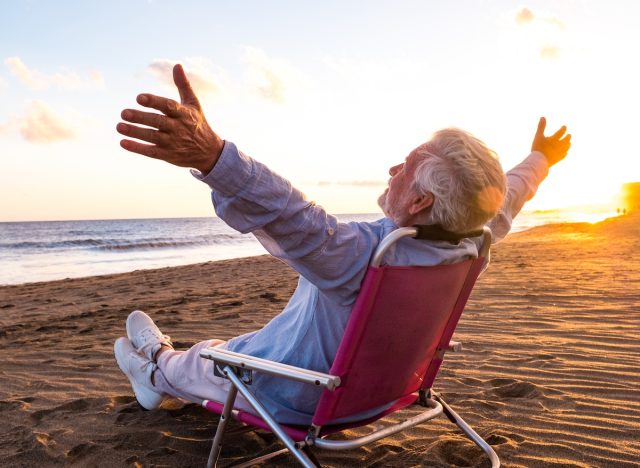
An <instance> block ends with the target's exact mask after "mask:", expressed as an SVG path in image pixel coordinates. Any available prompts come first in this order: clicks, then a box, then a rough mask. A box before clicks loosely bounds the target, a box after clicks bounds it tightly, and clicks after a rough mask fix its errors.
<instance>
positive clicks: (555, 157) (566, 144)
mask: <svg viewBox="0 0 640 468" xmlns="http://www.w3.org/2000/svg"><path fill="white" fill-rule="evenodd" d="M546 126H547V119H545V118H544V117H540V121H539V122H538V129H537V130H536V134H535V136H534V137H533V143H531V151H540V152H541V153H542V154H544V157H545V158H547V162H548V163H549V167H551V166H553V165H554V164H556V163H557V162H558V161H562V160H563V159H564V158H565V156H566V155H567V152H568V151H569V148H571V134H568V133H567V134H566V135H565V132H566V131H567V127H566V126H564V125H563V126H562V127H560V129H559V130H558V131H557V132H556V133H554V134H553V135H551V136H550V137H546V136H544V129H545V128H546Z"/></svg>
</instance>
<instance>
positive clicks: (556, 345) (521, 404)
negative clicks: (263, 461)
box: [0, 214, 640, 468]
mask: <svg viewBox="0 0 640 468" xmlns="http://www.w3.org/2000/svg"><path fill="white" fill-rule="evenodd" d="M639 251H640V215H637V214H636V215H627V216H624V217H619V218H613V219H609V220H606V221H603V222H601V223H597V224H585V223H573V224H567V223H565V224H561V225H545V226H539V227H536V228H534V229H532V230H528V231H524V232H520V233H514V234H511V235H509V236H508V237H507V238H506V239H505V240H504V241H503V242H501V243H499V244H497V245H496V246H495V247H494V248H493V249H492V264H491V265H490V267H489V269H488V270H487V272H486V273H484V274H483V275H482V276H481V278H480V279H479V281H478V284H477V285H476V288H475V290H474V292H473V294H472V296H471V299H470V301H469V304H468V306H467V308H466V310H465V313H464V314H463V317H462V319H461V321H460V324H459V326H458V328H457V330H456V334H455V336H454V339H456V340H459V341H461V342H462V343H463V351H462V352H460V353H450V354H447V359H446V361H445V363H444V365H443V368H442V370H441V373H440V375H439V377H438V379H437V380H436V385H435V388H436V390H437V391H439V392H440V393H442V394H443V396H444V397H445V398H446V399H447V401H448V402H449V403H450V404H451V406H452V407H453V408H454V409H455V410H456V411H458V412H459V413H460V414H461V415H462V416H463V417H464V418H465V419H466V420H467V421H468V422H469V424H471V425H472V426H473V427H474V428H475V429H476V431H478V432H479V433H480V434H481V435H483V436H484V437H485V438H487V440H488V441H489V443H491V444H492V445H493V447H494V448H495V450H496V451H497V453H498V455H499V456H500V458H501V460H502V462H503V464H504V466H527V467H548V466H552V467H553V466H555V467H560V466H563V467H564V466H569V467H586V466H600V467H605V466H606V467H625V468H626V467H632V466H637V460H638V459H640V443H639V442H638V441H639V440H640V429H639V427H638V421H640V402H639V401H638V390H637V377H638V375H640V369H639V367H640V366H639V364H638V360H637V356H638V355H640V337H639V336H638V334H637V330H638V326H639V325H640V256H638V254H637V253H636V252H639ZM296 279H297V276H296V274H295V272H293V271H292V270H291V269H290V268H288V267H287V266H286V265H284V264H283V263H282V262H280V261H278V260H275V259H273V258H271V257H270V256H268V255H262V256H257V257H247V258H242V259H231V260H221V261H216V262H206V263H199V264H193V265H187V266H178V267H166V268H159V269H153V270H138V271H134V272H129V273H118V274H111V275H102V276H93V277H84V278H78V279H71V280H56V281H50V282H41V283H27V284H22V285H8V286H2V287H0V346H2V349H3V350H4V352H5V356H4V359H3V361H2V364H0V375H1V376H2V380H3V386H2V387H0V412H1V413H2V416H3V418H4V421H5V424H4V426H3V430H2V431H1V432H0V459H2V460H5V463H6V464H7V465H11V466H34V465H43V466H68V465H77V466H87V465H89V466H135V465H136V464H139V465H151V464H160V465H165V466H186V467H190V466H203V465H204V464H205V462H206V459H207V456H208V452H209V448H210V441H211V437H212V436H213V432H214V431H215V427H216V424H217V421H218V417H217V416H215V415H213V414H210V413H207V412H206V411H204V410H203V409H202V408H200V407H199V406H197V405H193V404H187V403H184V402H179V401H177V400H172V401H169V402H166V403H164V404H163V407H162V408H161V409H160V410H156V411H143V410H141V409H140V407H139V406H138V405H137V403H136V402H135V401H134V398H133V396H132V392H131V389H130V387H129V384H128V381H127V379H126V378H125V377H124V376H123V375H122V373H121V372H120V371H119V369H118V368H117V366H116V364H115V362H114V358H113V351H112V346H113V342H114V341H115V339H116V338H117V337H119V336H122V335H124V333H125V331H124V324H125V319H126V317H127V315H128V313H129V312H130V311H131V310H133V309H136V308H140V309H143V310H145V311H147V312H148V313H149V314H150V315H151V316H152V317H153V318H154V319H155V320H156V321H157V323H158V325H159V326H160V328H161V329H162V331H163V332H165V333H168V334H169V335H171V336H172V338H173V341H174V344H175V346H176V348H177V349H184V348H187V347H189V346H191V345H193V344H194V343H196V342H198V341H200V340H204V339H210V338H220V339H229V338H231V337H233V336H237V335H239V334H242V333H247V332H250V331H253V330H255V329H257V328H259V327H261V326H263V325H264V324H265V323H266V322H267V321H269V320H270V319H271V318H272V317H273V316H275V315H276V314H278V313H279V312H280V311H281V310H282V308H283V307H284V305H285V304H286V302H287V301H288V300H289V297H290V295H291V293H292V291H293V289H294V288H295V285H296ZM623 415H624V417H621V416H623ZM391 418H392V419H393V416H392V417H391ZM231 429H232V432H231V433H230V434H229V436H228V438H227V439H226V442H225V446H224V448H223V453H222V457H223V460H222V461H223V462H224V463H231V462H234V461H235V462H239V461H241V460H242V459H243V458H244V457H246V456H248V455H250V454H253V453H266V452H267V451H268V450H269V449H275V448H276V447H278V443H277V442H276V441H275V438H274V437H273V436H272V435H266V434H264V433H250V432H248V433H247V432H239V429H240V426H239V425H238V424H237V423H235V422H234V423H232V427H231ZM319 459H320V461H321V462H322V463H323V464H324V465H326V466H347V465H349V466H364V465H367V466H368V465H380V466H382V465H384V466H407V465H413V466H415V465H426V466H436V467H448V466H452V465H456V466H460V465H464V466H484V464H486V463H485V460H484V458H483V457H482V455H481V452H480V450H479V449H476V448H475V446H474V445H473V444H472V443H471V442H469V441H468V440H467V439H466V438H464V437H463V436H461V435H460V434H459V433H458V432H457V431H456V430H455V426H453V425H451V423H449V422H448V421H447V420H446V418H437V419H436V420H434V421H432V422H431V423H429V424H425V425H422V426H420V427H418V428H414V429H412V430H410V431H408V432H406V433H403V434H397V435H395V436H392V437H390V438H388V439H384V440H382V441H379V442H377V443H376V444H373V445H371V446H370V447H369V448H368V449H358V450H353V451H347V452H343V453H330V452H320V453H319ZM275 462H277V463H278V464H288V466H295V465H294V464H293V463H292V462H291V459H289V458H287V457H280V458H278V459H277V460H276V461H275ZM275 462H274V463H275Z"/></svg>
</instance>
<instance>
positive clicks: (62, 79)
mask: <svg viewBox="0 0 640 468" xmlns="http://www.w3.org/2000/svg"><path fill="white" fill-rule="evenodd" d="M4 63H5V65H6V66H7V67H8V68H9V71H10V72H11V74H12V75H13V76H15V77H16V78H18V80H20V82H22V84H24V85H25V86H27V87H28V88H30V89H34V90H41V89H47V88H49V87H51V86H54V87H57V88H60V89H67V90H69V89H72V90H74V89H103V88H104V78H103V77H102V74H101V73H100V72H99V71H96V70H93V71H91V72H90V73H89V76H88V77H86V78H83V77H81V76H80V75H78V74H77V73H75V72H73V71H70V70H63V71H61V72H58V73H54V74H46V73H42V72H40V71H39V70H35V69H30V68H29V67H27V65H25V63H24V62H23V61H22V60H21V59H20V57H9V58H7V59H5V61H4Z"/></svg>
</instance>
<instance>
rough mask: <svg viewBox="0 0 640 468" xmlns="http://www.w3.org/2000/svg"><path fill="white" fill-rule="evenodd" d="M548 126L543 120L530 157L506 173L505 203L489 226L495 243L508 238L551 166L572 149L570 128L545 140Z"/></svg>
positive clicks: (543, 119)
mask: <svg viewBox="0 0 640 468" xmlns="http://www.w3.org/2000/svg"><path fill="white" fill-rule="evenodd" d="M546 125H547V120H546V119H545V118H544V117H541V118H540V121H539V122H538V128H537V130H536V133H535V135H534V137H533V143H532V144H531V154H530V155H529V156H527V158H526V159H525V160H524V161H523V162H521V163H520V164H518V165H517V166H516V167H514V168H513V169H511V170H510V171H509V172H507V193H506V195H505V198H504V204H503V205H502V208H501V209H500V211H499V212H498V214H497V215H496V216H495V217H494V218H493V219H492V220H491V221H490V222H489V224H488V226H489V227H490V228H491V231H492V233H493V242H494V243H495V242H498V241H500V240H501V239H503V238H504V237H505V236H506V235H507V233H508V232H509V230H511V223H512V222H513V218H515V216H516V215H517V214H518V213H519V212H520V210H521V209H522V207H523V205H524V204H525V203H526V202H527V201H529V200H531V198H533V196H534V195H535V194H536V191H537V190H538V186H539V185H540V184H541V183H542V181H543V180H544V179H545V177H546V176H547V173H548V171H549V167H551V166H553V165H554V164H556V163H558V162H559V161H561V160H563V159H564V158H565V156H566V155H567V152H568V151H569V148H570V147H571V135H569V134H565V132H566V131H567V127H565V126H564V125H563V126H562V127H560V129H559V130H558V131H557V132H555V133H554V134H553V135H551V136H549V137H546V136H544V130H545V128H546Z"/></svg>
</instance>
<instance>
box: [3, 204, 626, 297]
mask: <svg viewBox="0 0 640 468" xmlns="http://www.w3.org/2000/svg"><path fill="white" fill-rule="evenodd" d="M551 211H553V210H551ZM351 216H353V215H351ZM625 216H630V215H618V216H614V217H610V218H605V219H604V220H601V221H599V222H598V223H589V222H574V221H570V222H551V223H547V224H541V225H535V226H531V227H525V228H521V230H516V231H513V232H511V233H510V234H509V235H508V236H507V237H508V238H511V237H513V236H517V235H521V234H523V233H526V232H530V231H532V230H534V231H535V230H539V229H544V228H545V227H547V226H550V227H551V228H552V229H556V228H557V229H563V228H562V226H565V225H581V224H584V225H593V224H599V223H602V222H605V221H607V220H611V219H616V218H621V217H622V218H624V217H625ZM150 219H154V220H155V219H156V218H150ZM171 219H173V218H171ZM185 219H191V218H185ZM205 219H206V218H205ZM34 222H38V221H34ZM47 222H49V221H47ZM60 222H63V221H60ZM536 232H537V231H536ZM265 255H266V256H269V254H268V253H258V254H252V255H247V256H237V257H229V258H221V259H215V260H206V261H202V262H193V263H184V264H177V265H168V266H161V267H149V268H136V269H133V270H127V271H123V272H117V273H104V274H96V275H91V274H90V275H86V276H68V277H64V278H57V279H50V280H42V281H28V282H23V283H5V284H3V283H0V289H2V288H6V287H9V286H22V285H35V284H43V283H53V282H56V281H69V280H76V279H85V278H93V277H102V276H113V275H122V274H128V273H134V272H137V271H152V270H160V269H166V268H179V267H189V266H197V265H201V264H203V263H210V262H221V261H228V260H238V259H241V258H254V257H261V256H265Z"/></svg>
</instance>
